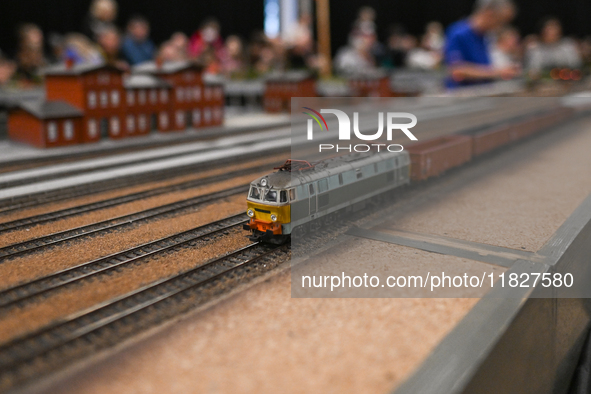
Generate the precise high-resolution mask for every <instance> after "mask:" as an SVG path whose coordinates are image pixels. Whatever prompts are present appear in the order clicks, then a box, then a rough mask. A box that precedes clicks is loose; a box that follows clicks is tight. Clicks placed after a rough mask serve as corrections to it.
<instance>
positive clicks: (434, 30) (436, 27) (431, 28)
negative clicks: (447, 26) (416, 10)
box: [425, 21, 443, 35]
mask: <svg viewBox="0 0 591 394" xmlns="http://www.w3.org/2000/svg"><path fill="white" fill-rule="evenodd" d="M425 33H427V34H434V35H443V25H442V24H441V23H440V22H436V21H433V22H429V23H427V26H426V27H425Z"/></svg>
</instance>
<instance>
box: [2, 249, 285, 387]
mask: <svg viewBox="0 0 591 394" xmlns="http://www.w3.org/2000/svg"><path fill="white" fill-rule="evenodd" d="M288 252H289V245H283V246H279V247H276V246H274V247H273V246H268V245H263V244H258V243H257V244H251V245H249V246H247V247H244V248H242V249H239V250H237V251H235V252H232V253H230V254H228V255H226V256H223V257H220V258H217V259H214V260H211V261H209V262H206V263H204V264H202V265H201V266H199V267H197V268H194V269H192V270H190V271H188V272H185V273H182V274H180V275H177V276H175V277H173V278H168V279H163V280H161V281H159V282H157V283H153V284H151V285H149V286H146V287H144V288H140V289H137V290H136V291H134V292H132V293H129V294H126V295H124V296H121V297H118V298H115V299H112V300H110V301H107V302H105V303H103V304H100V305H97V306H95V307H92V308H89V309H87V310H84V311H81V312H78V313H75V314H73V315H70V316H68V317H65V318H64V319H61V320H60V321H56V322H55V323H53V324H51V325H48V326H46V327H44V328H42V329H41V330H39V331H37V332H35V333H32V334H29V335H27V336H24V337H21V338H17V339H14V340H13V341H11V342H9V343H6V344H4V345H2V346H0V391H4V390H6V389H9V388H12V387H14V386H16V385H18V384H20V383H23V382H24V381H26V380H27V379H30V378H32V377H36V376H38V375H39V373H43V372H48V371H49V370H52V369H56V368H59V367H62V366H63V365H64V363H66V362H69V361H72V360H73V359H75V358H78V357H82V356H83V355H84V354H85V352H86V351H90V349H92V351H96V350H97V349H101V348H104V347H108V346H110V345H112V344H113V343H117V342H119V341H120V340H122V339H124V338H125V337H128V336H130V335H132V334H134V333H137V332H138V331H140V330H142V329H145V328H147V327H149V326H152V325H155V324H158V323H160V322H162V321H163V320H164V319H165V318H167V317H169V316H170V314H171V313H174V314H176V313H178V310H179V309H182V310H187V308H188V307H191V306H192V305H190V306H189V305H187V302H184V301H186V299H187V298H188V297H191V296H193V295H194V294H195V293H198V292H206V291H208V290H210V289H211V288H212V287H214V286H215V285H216V284H217V283H216V282H222V283H223V282H224V281H225V280H236V279H237V278H238V277H239V276H240V275H244V274H245V273H248V270H249V269H250V270H254V269H255V266H257V265H258V266H259V267H263V266H264V267H267V265H269V266H270V265H272V263H273V262H274V261H277V260H279V259H281V257H282V256H285V255H286V253H288ZM222 287H223V286H222Z"/></svg>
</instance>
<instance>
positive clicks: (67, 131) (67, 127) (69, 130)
mask: <svg viewBox="0 0 591 394" xmlns="http://www.w3.org/2000/svg"><path fill="white" fill-rule="evenodd" d="M64 138H65V139H66V141H71V140H73V139H74V122H72V121H71V120H66V121H65V122H64Z"/></svg>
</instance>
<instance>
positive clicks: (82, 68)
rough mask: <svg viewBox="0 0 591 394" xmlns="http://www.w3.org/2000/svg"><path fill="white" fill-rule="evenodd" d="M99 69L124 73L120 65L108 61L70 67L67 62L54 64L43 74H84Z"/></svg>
mask: <svg viewBox="0 0 591 394" xmlns="http://www.w3.org/2000/svg"><path fill="white" fill-rule="evenodd" d="M99 70H112V71H116V72H118V73H123V70H121V69H120V68H118V67H115V66H113V65H111V64H107V63H98V64H93V63H83V64H75V65H72V66H70V67H68V65H67V64H66V63H61V64H56V65H53V66H49V67H46V68H45V69H44V70H43V74H45V75H82V74H86V73H89V72H93V71H99Z"/></svg>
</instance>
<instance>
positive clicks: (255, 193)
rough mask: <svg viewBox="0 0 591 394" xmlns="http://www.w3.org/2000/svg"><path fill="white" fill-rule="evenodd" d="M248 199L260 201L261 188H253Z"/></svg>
mask: <svg viewBox="0 0 591 394" xmlns="http://www.w3.org/2000/svg"><path fill="white" fill-rule="evenodd" d="M248 197H250V198H252V199H253V200H260V199H261V193H260V192H259V188H258V187H256V186H251V187H250V193H248Z"/></svg>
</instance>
